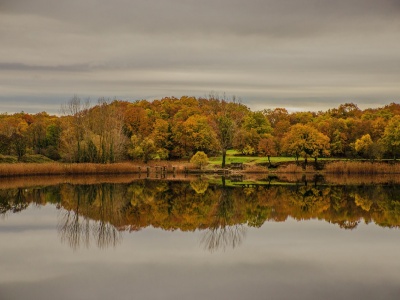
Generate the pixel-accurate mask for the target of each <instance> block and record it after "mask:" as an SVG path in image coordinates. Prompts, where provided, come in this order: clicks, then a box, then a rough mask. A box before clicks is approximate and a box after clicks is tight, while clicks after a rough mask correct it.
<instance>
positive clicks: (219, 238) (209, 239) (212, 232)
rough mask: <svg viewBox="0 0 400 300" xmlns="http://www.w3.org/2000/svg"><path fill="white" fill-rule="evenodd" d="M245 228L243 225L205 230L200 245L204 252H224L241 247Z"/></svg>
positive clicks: (222, 226)
mask: <svg viewBox="0 0 400 300" xmlns="http://www.w3.org/2000/svg"><path fill="white" fill-rule="evenodd" d="M246 233H247V230H246V227H245V226H244V225H243V224H237V225H232V226H224V225H221V226H218V227H215V228H210V229H206V230H205V231H204V232H203V234H202V237H201V239H200V244H201V245H203V248H204V249H205V250H208V251H210V252H215V251H218V250H222V251H225V250H226V249H227V248H232V249H234V248H236V247H237V246H239V245H241V244H242V242H243V240H244V239H245V237H246Z"/></svg>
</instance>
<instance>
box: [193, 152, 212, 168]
mask: <svg viewBox="0 0 400 300" xmlns="http://www.w3.org/2000/svg"><path fill="white" fill-rule="evenodd" d="M190 162H191V163H192V164H195V165H196V166H197V167H199V168H200V170H202V169H203V166H205V165H207V164H208V156H207V154H205V153H204V152H203V151H197V153H196V154H195V155H193V156H192V158H191V159H190Z"/></svg>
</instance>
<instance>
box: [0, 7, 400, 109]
mask: <svg viewBox="0 0 400 300" xmlns="http://www.w3.org/2000/svg"><path fill="white" fill-rule="evenodd" d="M399 11H400V1H398V0H382V1H375V0H347V1H345V0H343V1H328V0H292V1H288V0H286V1H284V0H279V1H278V0H269V1H267V0H249V1H242V0H229V1H228V0H214V1H211V0H203V1H194V0H169V1H167V0H153V1H150V0H146V1H145V0H136V1H128V0H116V1H112V2H111V1H105V0H87V1H78V0H70V1H51V0H29V1H28V0H25V1H11V0H2V1H0V38H1V41H2V47H0V95H1V97H0V110H2V111H4V110H5V109H8V108H6V107H10V106H6V105H5V103H6V102H7V103H11V102H10V101H8V100H7V99H19V100H21V101H25V102H24V103H28V102H29V101H30V100H29V99H32V100H31V103H35V105H36V106H32V109H33V107H38V106H40V103H45V102H41V100H40V99H41V98H43V99H44V98H45V99H51V98H52V97H53V98H54V102H62V101H66V100H67V99H69V98H70V97H71V95H74V94H78V95H80V96H82V97H88V96H91V97H93V98H96V97H97V96H105V97H111V98H112V97H114V96H115V97H118V98H123V99H140V98H149V99H150V98H157V97H163V96H168V95H170V96H178V97H179V96H180V95H184V94H186V95H194V96H204V95H205V94H207V93H208V92H209V91H210V90H216V91H221V92H227V93H229V94H236V95H237V96H240V97H242V98H243V99H245V100H244V101H247V103H248V104H249V105H254V107H259V106H260V105H262V103H264V104H265V105H274V106H278V104H279V106H282V105H288V106H293V107H299V106H303V107H311V108H312V109H314V110H315V109H318V108H316V106H318V107H326V106H327V105H328V106H329V107H332V106H336V104H338V103H341V102H344V101H346V102H348V100H349V99H352V100H354V101H360V103H369V104H371V105H372V104H379V103H382V104H383V103H388V101H390V102H392V101H396V100H397V101H398V99H399V94H400V87H399V86H398V82H399V81H400V65H399V63H398V62H399V61H400V54H399V53H400V34H399V32H400V16H399ZM246 99H247V100H246ZM49 101H50V100H49ZM14 103H17V102H15V101H14ZM46 103H47V102H46ZM280 103H281V104H280ZM326 103H327V104H326ZM15 105H17V104H14V106H15ZM46 105H47V104H46ZM17 111H18V110H17Z"/></svg>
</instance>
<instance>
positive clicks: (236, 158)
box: [209, 150, 295, 165]
mask: <svg viewBox="0 0 400 300" xmlns="http://www.w3.org/2000/svg"><path fill="white" fill-rule="evenodd" d="M283 161H295V158H294V157H278V156H277V157H271V163H277V162H283ZM209 162H210V164H213V165H220V164H221V163H222V156H216V157H210V159H209ZM226 163H227V164H230V163H246V164H260V163H268V158H267V157H259V156H245V155H241V154H240V153H239V152H238V151H236V150H228V152H227V154H226Z"/></svg>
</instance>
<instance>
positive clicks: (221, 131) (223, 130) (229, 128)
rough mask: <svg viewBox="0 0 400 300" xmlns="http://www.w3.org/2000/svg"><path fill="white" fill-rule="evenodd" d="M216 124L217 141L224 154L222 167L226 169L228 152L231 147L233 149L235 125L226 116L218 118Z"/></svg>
mask: <svg viewBox="0 0 400 300" xmlns="http://www.w3.org/2000/svg"><path fill="white" fill-rule="evenodd" d="M215 124H216V134H217V141H218V144H219V148H220V150H221V153H222V164H221V167H222V168H225V161H226V152H227V151H228V149H229V148H230V147H232V141H233V134H234V130H235V129H234V128H235V125H234V122H233V120H232V119H231V118H230V117H229V116H228V115H226V114H223V115H219V116H217V118H216V120H215Z"/></svg>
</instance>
